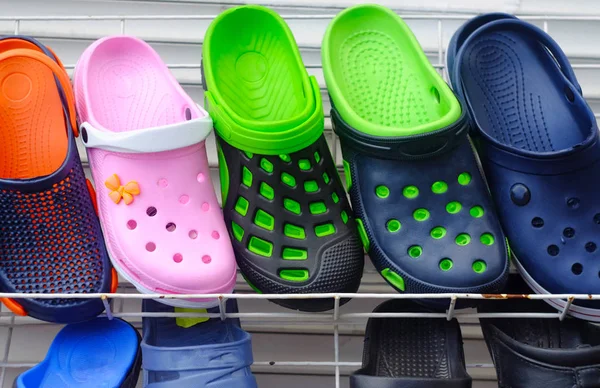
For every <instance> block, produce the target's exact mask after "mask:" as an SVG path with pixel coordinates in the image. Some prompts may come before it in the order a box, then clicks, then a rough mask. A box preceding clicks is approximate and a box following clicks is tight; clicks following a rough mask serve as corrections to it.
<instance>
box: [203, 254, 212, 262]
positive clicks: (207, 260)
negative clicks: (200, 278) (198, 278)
mask: <svg viewBox="0 0 600 388" xmlns="http://www.w3.org/2000/svg"><path fill="white" fill-rule="evenodd" d="M211 261H212V259H211V258H210V256H209V255H204V256H202V262H203V263H204V264H209V263H210V262H211Z"/></svg>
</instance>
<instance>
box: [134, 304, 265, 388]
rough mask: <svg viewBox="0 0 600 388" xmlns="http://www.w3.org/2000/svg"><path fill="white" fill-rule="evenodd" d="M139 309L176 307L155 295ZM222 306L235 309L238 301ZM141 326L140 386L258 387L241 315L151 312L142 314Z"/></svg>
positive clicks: (249, 339)
mask: <svg viewBox="0 0 600 388" xmlns="http://www.w3.org/2000/svg"><path fill="white" fill-rule="evenodd" d="M142 310H143V312H146V313H158V312H160V313H173V312H175V311H178V310H175V308H173V307H169V306H166V305H163V304H160V303H157V302H155V301H153V300H145V301H144V302H143V305H142ZM182 311H183V312H185V309H183V310H182ZM205 311H206V310H205ZM226 311H227V313H237V312H238V309H237V301H236V300H234V299H229V300H228V301H227V303H226ZM218 312H219V309H218V308H213V309H209V310H208V313H218ZM143 325H144V329H143V332H144V336H143V342H142V353H143V359H144V365H143V366H144V387H148V388H203V387H211V388H233V387H235V388H257V386H256V379H255V378H254V376H253V375H252V372H251V371H250V366H251V365H252V361H253V360H252V343H251V338H250V334H248V333H247V332H245V331H244V330H242V328H241V327H240V321H239V319H233V318H229V319H226V320H225V321H221V319H220V318H211V319H198V318H154V317H151V318H144V319H143Z"/></svg>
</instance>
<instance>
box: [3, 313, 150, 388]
mask: <svg viewBox="0 0 600 388" xmlns="http://www.w3.org/2000/svg"><path fill="white" fill-rule="evenodd" d="M140 340H141V338H140V335H139V333H138V331H137V330H136V329H135V328H134V327H133V326H131V325H130V324H129V323H127V322H125V321H123V320H121V319H117V318H115V319H112V320H109V319H107V318H96V319H94V320H92V321H88V322H81V323H76V324H71V325H67V326H66V327H64V328H63V329H62V330H61V331H60V332H59V333H58V335H57V336H56V338H55V339H54V341H52V345H51V346H50V350H48V354H47V356H46V358H45V359H44V361H42V362H41V363H40V364H38V365H37V366H35V367H33V368H32V369H30V370H28V371H27V372H25V373H23V374H21V375H20V376H19V377H18V378H17V380H16V381H15V384H14V387H15V388H59V387H60V388H80V387H85V388H135V387H136V384H137V381H138V377H139V373H140V366H141V364H142V352H141V351H140Z"/></svg>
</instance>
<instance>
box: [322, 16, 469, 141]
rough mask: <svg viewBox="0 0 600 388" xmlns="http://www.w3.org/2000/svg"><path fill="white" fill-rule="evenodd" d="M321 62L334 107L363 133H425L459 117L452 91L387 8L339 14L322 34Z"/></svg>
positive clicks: (406, 134) (395, 134) (457, 105)
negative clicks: (323, 36) (324, 33)
mask: <svg viewBox="0 0 600 388" xmlns="http://www.w3.org/2000/svg"><path fill="white" fill-rule="evenodd" d="M323 65H324V69H323V70H324V72H325V77H326V80H327V86H328V88H329V92H330V95H331V98H332V100H333V103H334V104H335V107H336V109H337V110H338V111H339V113H340V114H341V116H342V118H343V119H344V120H345V121H346V122H347V123H348V124H350V125H351V126H353V127H354V128H355V129H358V130H360V131H363V132H365V133H367V134H370V135H376V136H408V135H414V134H418V133H425V132H430V131H434V130H436V129H440V128H443V127H445V126H447V125H448V124H451V123H453V122H454V121H456V120H457V119H458V117H459V116H460V113H461V109H460V105H459V103H458V101H457V100H456V98H455V97H454V94H453V93H452V91H451V90H450V88H449V87H448V85H446V83H445V82H444V81H443V79H442V78H441V77H440V76H439V74H438V73H437V72H436V70H435V69H434V68H433V67H432V66H431V64H430V63H429V61H428V60H427V57H426V56H425V54H424V53H423V51H422V49H421V46H420V45H419V43H418V42H417V40H416V38H415V36H414V35H413V33H412V32H411V30H410V29H409V27H408V26H407V25H406V23H404V21H403V20H402V19H400V17H398V16H397V15H396V14H394V13H393V12H392V11H391V10H389V9H386V8H383V7H380V6H376V5H365V6H360V7H353V8H351V9H349V10H346V11H344V12H342V13H341V14H340V15H338V16H337V17H336V19H335V20H334V21H333V22H332V23H331V25H330V26H329V29H328V31H327V33H326V35H325V39H324V42H323Z"/></svg>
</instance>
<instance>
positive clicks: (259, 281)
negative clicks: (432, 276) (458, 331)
mask: <svg viewBox="0 0 600 388" xmlns="http://www.w3.org/2000/svg"><path fill="white" fill-rule="evenodd" d="M202 68H203V75H204V80H205V82H204V85H205V89H206V90H207V91H206V92H205V96H206V99H207V101H208V106H209V108H208V109H209V112H210V114H211V116H212V118H213V121H214V125H215V131H216V133H217V145H218V153H219V169H220V173H221V174H220V178H221V191H222V194H223V213H224V217H225V220H226V224H227V227H228V228H229V232H230V235H231V240H232V242H233V246H234V250H235V254H236V259H237V262H238V266H239V267H240V270H241V272H242V274H243V275H244V277H245V278H246V280H247V281H248V283H250V285H251V286H252V287H253V288H255V289H256V290H257V291H258V292H262V293H268V294H297V293H337V292H345V293H352V292H355V291H356V290H357V289H358V286H359V284H360V279H361V277H362V270H363V266H364V252H363V249H362V247H361V245H360V240H359V238H358V236H357V234H356V227H355V223H354V219H353V218H352V212H351V209H350V206H349V203H348V200H347V197H346V195H345V192H344V188H343V186H342V183H341V181H340V179H339V176H338V173H337V169H336V166H335V163H334V161H333V158H332V156H331V153H330V151H329V147H328V145H327V141H326V139H325V136H324V135H323V128H324V116H323V108H322V102H321V95H320V90H319V85H318V83H317V80H316V79H315V77H312V76H311V77H309V76H308V73H307V72H306V69H305V68H304V65H303V63H302V60H301V57H300V52H299V50H298V47H297V45H296V42H295V41H294V37H293V36H292V33H291V31H290V29H289V27H288V26H287V25H286V24H285V22H284V21H283V19H282V18H281V17H280V16H279V15H277V14H276V13H275V12H273V11H271V10H269V9H268V8H265V7H260V6H243V7H237V8H232V9H230V10H227V11H226V12H223V13H222V14H220V15H219V16H218V17H217V18H216V19H215V20H214V21H213V23H212V24H211V25H210V27H209V29H208V31H207V33H206V38H205V40H204V44H203V66H202ZM273 302H275V303H278V304H280V305H283V306H285V307H288V308H292V309H299V310H304V311H323V310H328V309H331V308H333V300H331V299H309V300H302V299H294V300H289V299H288V300H273ZM344 302H346V300H343V301H342V303H344Z"/></svg>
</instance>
